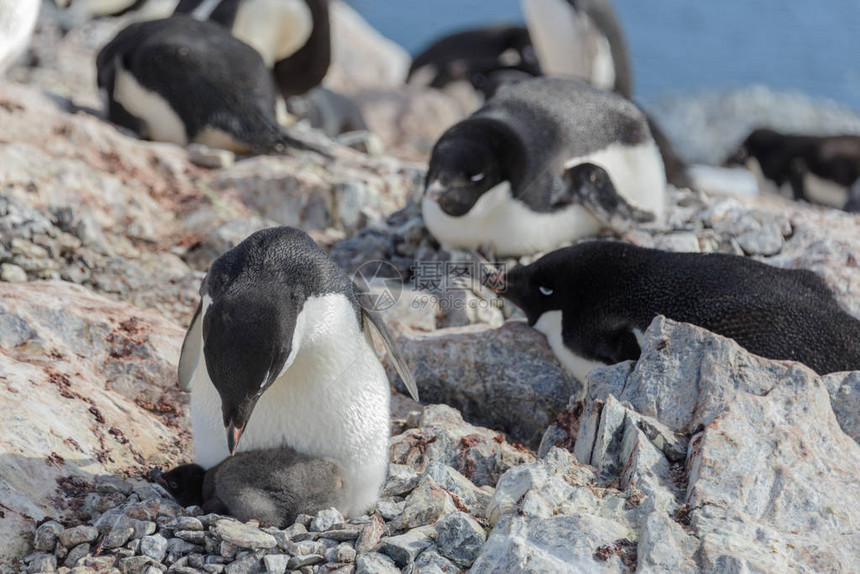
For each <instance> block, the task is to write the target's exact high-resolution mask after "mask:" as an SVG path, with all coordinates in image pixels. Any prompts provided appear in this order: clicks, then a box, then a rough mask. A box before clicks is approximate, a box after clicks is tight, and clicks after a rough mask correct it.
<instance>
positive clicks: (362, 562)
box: [355, 552, 400, 574]
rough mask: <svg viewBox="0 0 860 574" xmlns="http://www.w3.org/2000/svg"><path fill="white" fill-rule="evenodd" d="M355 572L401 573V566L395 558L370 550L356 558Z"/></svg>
mask: <svg viewBox="0 0 860 574" xmlns="http://www.w3.org/2000/svg"><path fill="white" fill-rule="evenodd" d="M355 574H400V568H398V567H397V566H395V565H394V560H392V559H391V558H389V557H388V556H385V555H384V554H379V553H378V552H368V553H367V554H362V555H360V556H359V557H358V558H357V559H356V561H355Z"/></svg>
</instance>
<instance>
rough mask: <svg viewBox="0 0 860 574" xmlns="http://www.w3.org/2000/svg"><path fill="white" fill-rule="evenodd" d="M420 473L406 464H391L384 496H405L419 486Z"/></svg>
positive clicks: (383, 491)
mask: <svg viewBox="0 0 860 574" xmlns="http://www.w3.org/2000/svg"><path fill="white" fill-rule="evenodd" d="M419 478H420V475H419V473H418V472H417V471H416V470H415V469H414V468H412V467H411V466H406V465H405V464H389V465H388V478H387V479H386V481H385V487H384V488H383V489H382V496H403V495H404V494H409V492H411V491H412V490H413V489H414V488H415V487H416V486H418V479H419Z"/></svg>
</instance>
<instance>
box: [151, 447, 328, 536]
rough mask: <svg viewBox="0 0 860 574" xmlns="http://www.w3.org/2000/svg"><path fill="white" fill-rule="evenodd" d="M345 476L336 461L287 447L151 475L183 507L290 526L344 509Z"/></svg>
mask: <svg viewBox="0 0 860 574" xmlns="http://www.w3.org/2000/svg"><path fill="white" fill-rule="evenodd" d="M344 475H345V471H344V469H343V468H342V467H341V466H340V465H339V464H338V463H337V461H335V460H332V459H328V458H313V457H310V456H306V455H303V454H299V453H297V452H296V451H294V450H293V449H291V448H287V447H284V448H275V449H267V450H258V451H253V452H243V453H239V454H236V455H235V456H232V457H229V458H226V459H224V461H223V462H221V463H220V464H218V465H216V466H215V467H213V468H210V469H209V470H208V471H207V470H205V469H204V468H203V467H202V466H200V465H198V464H183V465H180V466H178V467H176V468H174V469H173V470H171V471H169V472H166V473H163V474H162V473H160V472H158V471H153V472H152V473H151V475H150V477H151V478H152V479H154V480H155V481H156V482H158V483H159V484H161V485H162V486H163V487H164V488H165V489H166V490H167V491H168V492H169V493H170V494H171V495H172V496H173V497H174V498H175V499H176V501H177V502H178V503H179V504H181V505H182V506H191V505H197V506H201V507H202V508H203V510H204V511H206V512H215V513H217V514H229V515H231V516H234V517H236V518H238V519H239V520H241V521H242V522H247V521H248V520H258V521H259V522H260V524H262V525H264V526H275V527H278V528H286V527H287V526H289V525H290V524H292V523H293V522H294V521H295V519H296V515H297V514H311V515H313V514H316V513H317V512H319V511H320V510H324V509H326V508H330V507H335V508H338V509H341V508H342V506H343V502H344V492H345V490H344Z"/></svg>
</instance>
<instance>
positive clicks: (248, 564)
mask: <svg viewBox="0 0 860 574" xmlns="http://www.w3.org/2000/svg"><path fill="white" fill-rule="evenodd" d="M259 566H260V559H259V558H257V557H256V556H254V555H251V556H245V557H244V558H240V559H238V560H236V561H234V562H231V563H230V564H227V566H226V567H225V568H224V572H226V574H252V573H253V572H255V571H256V570H257V569H258V568H259Z"/></svg>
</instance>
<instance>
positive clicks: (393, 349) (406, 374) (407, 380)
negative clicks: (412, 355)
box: [359, 295, 419, 402]
mask: <svg viewBox="0 0 860 574" xmlns="http://www.w3.org/2000/svg"><path fill="white" fill-rule="evenodd" d="M361 298H362V296H361V295H359V300H361ZM365 307H366V305H361V314H362V315H363V316H364V318H365V319H366V320H367V322H368V323H369V324H370V325H372V326H373V328H374V330H375V331H376V332H377V333H379V336H380V338H381V339H382V343H383V344H384V345H385V350H386V351H388V356H389V357H391V362H392V363H394V368H395V369H396V370H397V374H398V375H400V378H401V379H403V384H404V385H406V390H408V391H409V394H410V395H411V396H412V399H413V400H415V401H416V402H417V401H418V400H419V399H418V387H417V386H416V384H415V378H414V377H413V376H412V371H410V370H409V367H408V366H407V365H406V361H404V360H403V356H402V355H401V354H400V351H399V350H398V349H397V346H396V345H395V343H394V339H393V338H392V337H391V333H390V332H389V331H388V327H386V326H385V323H384V322H383V321H382V317H380V316H379V314H378V313H376V312H375V311H371V310H369V309H367V308H365ZM367 336H368V339H369V340H371V335H370V332H369V331H368V332H367ZM372 343H373V341H372V340H371V344H372Z"/></svg>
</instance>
